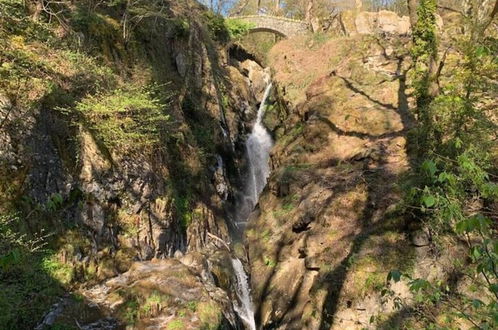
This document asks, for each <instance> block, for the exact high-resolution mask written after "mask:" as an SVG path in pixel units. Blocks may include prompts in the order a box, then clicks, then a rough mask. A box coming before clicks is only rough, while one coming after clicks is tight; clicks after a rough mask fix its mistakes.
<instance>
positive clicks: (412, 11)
mask: <svg viewBox="0 0 498 330" xmlns="http://www.w3.org/2000/svg"><path fill="white" fill-rule="evenodd" d="M417 6H418V0H408V13H409V15H410V24H411V26H412V29H413V28H415V25H417V21H418V15H417Z"/></svg>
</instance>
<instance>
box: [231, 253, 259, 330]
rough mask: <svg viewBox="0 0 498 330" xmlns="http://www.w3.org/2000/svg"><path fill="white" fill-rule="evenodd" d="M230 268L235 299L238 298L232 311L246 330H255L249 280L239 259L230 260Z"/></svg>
mask: <svg viewBox="0 0 498 330" xmlns="http://www.w3.org/2000/svg"><path fill="white" fill-rule="evenodd" d="M232 266H233V270H234V272H235V276H236V279H237V284H236V285H237V297H238V298H239V299H238V301H237V302H236V303H235V304H234V309H235V311H236V312H237V314H239V316H240V318H241V319H242V321H243V322H244V324H245V325H246V326H247V327H248V329H250V330H256V321H255V320H254V306H253V304H252V298H251V291H250V289H249V279H248V277H247V275H246V273H245V272H244V267H243V266H242V262H241V261H240V260H239V259H237V258H235V259H232Z"/></svg>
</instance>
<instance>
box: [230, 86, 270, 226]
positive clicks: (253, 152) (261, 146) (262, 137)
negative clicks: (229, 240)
mask: <svg viewBox="0 0 498 330" xmlns="http://www.w3.org/2000/svg"><path fill="white" fill-rule="evenodd" d="M271 88H272V84H271V83H269V84H268V86H267V87H266V90H265V93H264V96H263V100H262V101H261V104H260V106H259V109H258V115H257V117H256V122H255V123H254V127H253V129H252V132H251V134H250V135H249V137H248V139H247V141H246V153H247V160H248V162H249V164H248V165H249V166H248V180H247V182H246V186H245V189H244V194H243V196H242V197H241V200H240V201H239V203H238V204H239V205H238V207H237V214H236V224H237V227H239V228H240V227H241V226H244V225H245V224H246V222H247V218H248V217H249V214H250V213H251V212H252V211H253V209H254V206H256V204H257V203H258V198H259V194H260V193H261V192H262V191H263V189H264V188H265V185H266V180H267V178H268V175H269V173H270V167H269V165H268V160H269V158H270V150H271V148H272V147H273V139H272V138H271V136H270V134H269V133H268V131H267V130H266V128H265V127H264V126H263V115H264V113H265V109H266V101H267V99H268V97H269V96H270V91H271Z"/></svg>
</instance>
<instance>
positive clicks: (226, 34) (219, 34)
mask: <svg viewBox="0 0 498 330" xmlns="http://www.w3.org/2000/svg"><path fill="white" fill-rule="evenodd" d="M204 17H205V19H206V24H207V27H208V30H209V32H210V33H211V37H212V38H214V39H216V40H218V41H221V42H228V41H229V40H230V31H229V30H228V28H227V25H226V21H225V18H223V16H221V15H219V14H215V13H213V12H211V11H209V12H206V13H205V14H204Z"/></svg>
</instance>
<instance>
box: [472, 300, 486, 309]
mask: <svg viewBox="0 0 498 330" xmlns="http://www.w3.org/2000/svg"><path fill="white" fill-rule="evenodd" d="M472 306H474V308H481V307H482V306H484V303H483V302H482V301H480V300H479V299H473V300H472Z"/></svg>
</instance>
